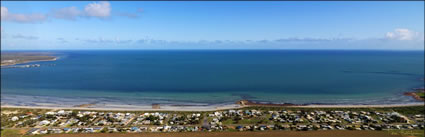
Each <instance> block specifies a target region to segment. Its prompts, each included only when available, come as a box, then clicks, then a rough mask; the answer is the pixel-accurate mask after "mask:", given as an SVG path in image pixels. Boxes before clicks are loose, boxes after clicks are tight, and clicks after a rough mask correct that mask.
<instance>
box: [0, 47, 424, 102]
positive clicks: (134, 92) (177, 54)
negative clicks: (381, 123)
mask: <svg viewBox="0 0 425 137" xmlns="http://www.w3.org/2000/svg"><path fill="white" fill-rule="evenodd" d="M55 54H56V55H57V56H59V57H60V59H59V60H57V61H54V62H38V63H37V64H41V67H39V68H6V69H5V68H2V69H1V92H2V93H1V94H2V103H8V104H25V100H22V99H21V100H20V99H19V96H23V95H25V96H38V97H49V98H51V99H55V100H56V101H59V102H60V99H74V100H75V101H76V102H78V100H79V99H89V100H92V101H93V102H113V101H120V102H124V103H127V104H150V103H170V104H176V103H179V104H185V103H194V104H217V103H233V102H235V101H237V100H240V99H249V100H255V101H268V102H275V103H324V104H334V103H339V104H400V103H411V102H415V101H414V100H413V99H411V98H409V97H404V96H402V93H403V92H404V91H406V90H409V89H411V88H419V87H423V86H424V83H423V81H421V80H420V79H421V78H424V52H423V51H336V50H335V51H324V50H320V51H305V50H303V51H297V50H174V51H172V50H169V51H147V50H138V51H55ZM31 64H35V63H31ZM51 64H55V65H51ZM14 97H18V99H13V98H14ZM32 101H36V99H35V100H32Z"/></svg>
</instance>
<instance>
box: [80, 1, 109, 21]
mask: <svg viewBox="0 0 425 137" xmlns="http://www.w3.org/2000/svg"><path fill="white" fill-rule="evenodd" d="M84 12H85V13H86V15H87V16H90V17H98V18H106V17H109V16H110V15H111V4H110V3H109V2H99V3H96V2H95V3H90V4H88V5H86V7H85V8H84Z"/></svg>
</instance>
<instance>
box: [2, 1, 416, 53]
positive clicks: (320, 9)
mask: <svg viewBox="0 0 425 137" xmlns="http://www.w3.org/2000/svg"><path fill="white" fill-rule="evenodd" d="M1 15H2V16H1V35H2V37H1V48H2V50H9V49H11V50H21V49H22V50H28V49H385V50H423V49H424V2H423V1H422V2H283V1H281V2H229V1H222V2H219V1H217V2H147V1H140V2H118V1H112V2H98V1H93V2H90V1H84V2H61V1H56V2H54V1H52V2H11V1H10V2H5V1H2V2H1Z"/></svg>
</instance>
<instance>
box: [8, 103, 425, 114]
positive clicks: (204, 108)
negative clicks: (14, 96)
mask: <svg viewBox="0 0 425 137" xmlns="http://www.w3.org/2000/svg"><path fill="white" fill-rule="evenodd" d="M412 106H424V103H412V104H383V105H296V106H269V105H235V104H234V105H220V106H201V107H200V106H161V108H160V109H153V108H152V106H147V105H146V106H138V107H129V106H116V107H49V106H13V105H1V106H0V107H1V108H18V109H19V108H23V109H55V110H57V109H66V110H96V111H187V112H205V111H219V110H227V109H242V108H249V107H282V108H285V107H286V108H391V107H412Z"/></svg>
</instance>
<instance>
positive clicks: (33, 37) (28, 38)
mask: <svg viewBox="0 0 425 137" xmlns="http://www.w3.org/2000/svg"><path fill="white" fill-rule="evenodd" d="M12 38H14V39H26V40H36V39H38V37H36V36H24V35H21V34H17V35H13V36H12Z"/></svg>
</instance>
